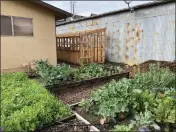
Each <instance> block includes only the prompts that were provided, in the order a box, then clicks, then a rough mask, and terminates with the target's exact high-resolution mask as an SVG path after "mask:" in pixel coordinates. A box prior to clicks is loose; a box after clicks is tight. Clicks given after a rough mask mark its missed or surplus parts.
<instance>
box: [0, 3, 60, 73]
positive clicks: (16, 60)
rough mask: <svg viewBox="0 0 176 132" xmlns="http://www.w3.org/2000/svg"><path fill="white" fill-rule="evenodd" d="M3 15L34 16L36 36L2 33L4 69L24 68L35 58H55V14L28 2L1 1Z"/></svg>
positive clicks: (50, 60) (52, 60)
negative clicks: (3, 34)
mask: <svg viewBox="0 0 176 132" xmlns="http://www.w3.org/2000/svg"><path fill="white" fill-rule="evenodd" d="M1 15H7V16H8V15H9V16H18V17H27V18H33V34H34V35H33V36H30V37H28V36H1V71H2V72H5V71H24V70H26V68H23V67H22V64H24V63H28V62H29V61H32V60H33V59H36V60H38V59H48V60H49V62H50V63H51V64H53V65H56V63H57V57H56V35H55V34H56V30H55V16H54V13H53V12H51V11H49V10H47V9H44V8H42V7H40V6H37V5H35V4H34V3H31V2H27V1H2V2H1Z"/></svg>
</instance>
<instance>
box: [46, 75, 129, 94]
mask: <svg viewBox="0 0 176 132" xmlns="http://www.w3.org/2000/svg"><path fill="white" fill-rule="evenodd" d="M122 78H129V72H125V73H120V74H114V75H110V76H103V77H97V78H91V79H86V80H81V81H75V82H69V83H65V84H58V85H52V86H45V87H46V88H48V89H52V90H53V91H57V90H59V91H60V90H62V89H65V88H72V87H77V86H80V85H92V84H93V83H97V82H101V81H109V80H112V79H114V80H119V79H122Z"/></svg>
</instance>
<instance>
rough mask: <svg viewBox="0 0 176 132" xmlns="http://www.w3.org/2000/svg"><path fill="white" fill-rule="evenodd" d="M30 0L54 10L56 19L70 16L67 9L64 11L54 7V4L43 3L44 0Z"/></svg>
mask: <svg viewBox="0 0 176 132" xmlns="http://www.w3.org/2000/svg"><path fill="white" fill-rule="evenodd" d="M31 2H33V3H35V4H38V5H40V6H42V7H45V8H47V9H49V10H51V11H52V12H54V14H55V17H56V20H60V19H65V18H67V17H70V16H72V14H71V13H69V12H67V11H64V10H62V9H59V8H56V7H54V6H52V5H50V4H47V3H45V2H43V1H41V0H38V1H37V0H31Z"/></svg>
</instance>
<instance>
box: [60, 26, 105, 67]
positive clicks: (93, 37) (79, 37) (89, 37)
mask: <svg viewBox="0 0 176 132" xmlns="http://www.w3.org/2000/svg"><path fill="white" fill-rule="evenodd" d="M105 43H106V28H102V29H96V30H88V31H82V32H76V33H68V35H67V34H60V35H57V57H58V59H59V60H62V61H66V62H71V63H74V64H80V65H85V64H88V63H91V62H96V63H104V60H105V51H104V50H105Z"/></svg>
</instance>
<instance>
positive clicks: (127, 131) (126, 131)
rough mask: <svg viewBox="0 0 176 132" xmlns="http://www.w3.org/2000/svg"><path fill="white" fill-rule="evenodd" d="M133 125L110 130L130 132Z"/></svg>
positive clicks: (119, 126)
mask: <svg viewBox="0 0 176 132" xmlns="http://www.w3.org/2000/svg"><path fill="white" fill-rule="evenodd" d="M133 127H134V126H133V124H132V123H130V124H128V125H116V126H115V128H114V129H113V130H112V132H113V131H115V132H131V131H132V129H133Z"/></svg>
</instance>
